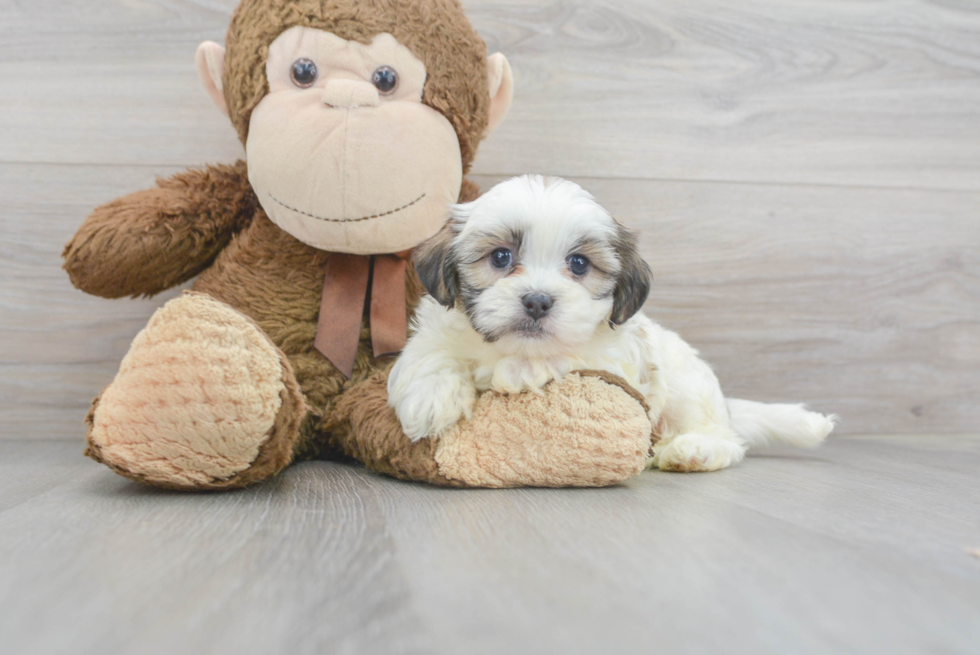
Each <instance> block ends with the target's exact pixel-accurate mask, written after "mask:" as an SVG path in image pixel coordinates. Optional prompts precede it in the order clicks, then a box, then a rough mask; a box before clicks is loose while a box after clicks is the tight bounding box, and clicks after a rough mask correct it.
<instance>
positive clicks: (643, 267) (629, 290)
mask: <svg viewBox="0 0 980 655" xmlns="http://www.w3.org/2000/svg"><path fill="white" fill-rule="evenodd" d="M616 227H617V230H616V238H615V240H614V241H613V248H615V250H616V255H617V256H618V257H619V263H620V270H619V277H618V278H617V280H616V289H615V291H613V309H612V316H610V318H609V322H610V323H612V324H613V325H622V324H623V323H625V322H626V321H627V320H629V318H630V317H631V316H633V314H635V313H636V312H638V311H640V308H641V307H643V303H645V302H646V300H647V296H649V295H650V285H651V284H652V283H653V273H652V272H651V271H650V267H649V266H647V263H646V262H645V261H643V258H642V257H640V253H639V251H638V250H637V248H636V235H634V234H633V233H632V232H631V231H629V230H627V229H626V228H625V227H623V226H622V225H619V224H618V223H617V226H616Z"/></svg>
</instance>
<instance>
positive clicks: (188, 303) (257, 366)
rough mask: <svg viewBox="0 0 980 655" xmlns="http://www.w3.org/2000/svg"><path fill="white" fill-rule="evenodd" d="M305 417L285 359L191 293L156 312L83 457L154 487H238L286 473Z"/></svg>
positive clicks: (94, 420) (97, 414) (254, 331)
mask: <svg viewBox="0 0 980 655" xmlns="http://www.w3.org/2000/svg"><path fill="white" fill-rule="evenodd" d="M305 413H306V408H305V405H304V403H303V397H302V395H301V393H300V391H299V386H298V384H297V383H296V379H295V376H294V375H293V372H292V368H291V367H290V365H289V362H288V360H287V359H286V357H285V356H284V355H283V354H282V353H281V352H280V351H279V350H278V349H277V348H276V347H275V346H274V345H273V344H272V342H271V341H270V340H269V339H268V338H267V337H266V336H265V335H264V334H263V333H262V332H261V331H260V330H259V328H258V327H256V326H255V325H254V324H253V323H252V322H251V321H250V320H249V319H248V318H246V317H245V316H244V315H242V314H241V313H239V312H237V311H236V310H234V309H232V308H231V307H229V306H228V305H226V304H224V303H221V302H219V301H217V300H214V299H213V298H211V297H210V296H208V295H205V294H201V293H185V294H184V295H182V296H180V297H178V298H175V299H174V300H171V301H170V302H168V303H167V304H166V305H164V306H163V307H162V308H161V309H159V310H157V312H156V313H155V314H154V315H153V317H152V318H151V319H150V322H149V324H148V325H147V326H146V328H145V329H144V330H143V331H142V332H140V333H139V334H138V335H137V336H136V339H135V340H134V341H133V344H132V346H131V347H130V350H129V353H128V354H127V355H126V357H125V358H124V359H123V361H122V365H121V366H120V369H119V373H118V374H117V375H116V378H115V380H113V382H112V384H110V385H109V386H108V387H107V388H106V389H105V390H104V391H103V392H102V394H101V395H100V396H99V398H97V399H96V400H95V402H94V403H93V405H92V410H91V411H90V412H89V416H88V418H87V423H88V426H89V430H88V435H87V441H88V449H87V450H86V454H87V455H89V456H90V457H92V458H93V459H96V460H97V461H100V462H103V463H105V464H106V465H108V466H109V467H110V468H112V469H113V470H115V471H116V472H117V473H120V474H121V475H124V476H126V477H128V478H131V479H133V480H138V481H140V482H147V483H150V484H154V485H156V486H162V487H169V488H176V489H220V488H228V487H241V486H245V485H248V484H251V483H254V482H259V481H261V480H263V479H265V478H267V477H269V476H271V475H273V474H275V473H277V472H278V471H279V470H281V469H282V468H283V467H285V466H286V465H287V464H289V462H290V461H291V460H292V454H293V445H294V443H295V442H296V440H297V438H298V434H299V424H300V422H301V421H302V419H303V417H304V415H305Z"/></svg>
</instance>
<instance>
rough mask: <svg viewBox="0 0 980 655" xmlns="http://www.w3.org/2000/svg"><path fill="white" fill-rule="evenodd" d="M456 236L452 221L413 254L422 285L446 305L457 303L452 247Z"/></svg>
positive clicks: (437, 300)
mask: <svg viewBox="0 0 980 655" xmlns="http://www.w3.org/2000/svg"><path fill="white" fill-rule="evenodd" d="M455 236H456V231H455V230H454V229H453V224H452V221H450V222H449V223H446V225H445V226H444V227H443V228H442V229H441V230H439V232H437V233H436V235H435V236H434V237H432V238H431V239H429V240H428V241H426V242H424V243H423V244H422V245H421V246H419V247H418V248H417V249H416V250H415V252H414V253H413V255H412V257H413V259H414V260H415V270H416V271H417V272H418V274H419V280H420V281H421V282H422V286H423V287H425V290H426V291H428V292H429V295H430V296H432V297H433V298H435V299H436V302H438V303H439V304H440V305H443V306H445V307H452V306H453V305H455V304H456V293H457V290H458V282H457V277H456V258H455V257H454V256H453V248H452V245H453V238H454V237H455Z"/></svg>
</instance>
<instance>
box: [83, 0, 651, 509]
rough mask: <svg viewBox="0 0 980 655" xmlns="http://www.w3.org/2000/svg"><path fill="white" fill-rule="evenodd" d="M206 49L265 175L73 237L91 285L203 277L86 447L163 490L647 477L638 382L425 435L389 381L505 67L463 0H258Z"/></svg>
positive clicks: (119, 384)
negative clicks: (319, 474)
mask: <svg viewBox="0 0 980 655" xmlns="http://www.w3.org/2000/svg"><path fill="white" fill-rule="evenodd" d="M226 44H227V51H226V50H225V49H223V48H222V47H221V46H219V45H217V44H214V43H205V44H203V45H202V46H201V48H200V49H199V50H198V56H197V66H198V71H199V73H200V74H201V78H202V80H203V82H204V85H205V87H206V89H207V90H208V91H209V93H210V94H211V96H212V98H213V99H214V101H215V102H216V104H217V105H218V106H219V108H221V109H222V111H224V112H225V114H226V115H227V116H228V117H229V118H230V120H231V121H232V123H233V124H234V126H235V128H236V130H237V131H238V133H239V136H240V138H241V140H242V142H243V143H244V144H245V147H246V153H247V158H248V166H246V164H245V162H238V163H237V164H234V165H231V166H209V167H207V168H205V169H203V170H192V171H188V172H185V173H181V174H179V175H176V176H174V177H172V178H170V179H167V180H161V181H160V182H159V183H158V186H157V188H154V189H149V190H145V191H140V192H137V193H134V194H132V195H129V196H126V197H124V198H120V199H118V200H115V201H113V202H111V203H109V204H107V205H103V206H102V207H99V208H98V209H96V210H95V212H94V213H93V214H92V215H91V216H90V217H89V218H88V220H87V221H86V222H85V223H84V225H82V227H81V228H80V229H79V231H78V233H77V234H76V235H75V237H74V238H73V239H72V240H71V242H70V243H69V244H68V245H67V246H66V248H65V252H64V258H65V269H66V270H67V271H68V273H69V275H70V277H71V280H72V282H73V283H74V284H75V285H76V286H77V287H78V288H80V289H82V290H84V291H86V292H88V293H92V294H95V295H99V296H103V297H108V298H117V297H123V296H140V295H144V296H149V295H152V294H155V293H158V292H160V291H163V290H164V289H167V288H170V287H172V286H174V285H176V284H179V283H182V282H184V281H186V280H189V279H191V278H192V277H194V276H198V277H197V280H196V281H195V283H194V286H193V291H192V292H188V293H185V294H184V295H182V296H180V297H178V298H176V299H174V300H172V301H170V302H169V303H167V304H166V305H165V306H164V307H162V308H161V309H160V310H158V311H157V312H156V314H154V316H153V318H152V319H151V320H150V323H149V324H148V325H147V327H146V328H145V329H144V330H143V331H142V332H141V333H140V334H139V335H138V336H137V337H136V339H135V340H134V342H133V345H132V347H131V348H130V351H129V353H128V354H127V355H126V357H125V358H124V360H123V362H122V364H121V367H120V370H119V373H118V375H117V376H116V378H115V379H114V380H113V382H112V384H110V385H109V386H108V387H107V388H106V389H105V390H104V391H103V392H102V394H101V395H100V396H99V398H97V399H96V400H95V402H94V403H93V406H92V410H91V411H90V412H89V416H88V418H87V423H88V435H87V440H88V450H87V451H86V452H87V454H88V455H90V456H91V457H93V458H94V459H96V460H98V461H101V462H103V463H105V464H106V465H108V466H109V467H111V468H112V469H114V470H115V471H117V472H118V473H120V474H122V475H125V476H127V477H129V478H132V479H135V480H139V481H142V482H148V483H151V484H155V485H158V486H163V487H171V488H180V489H218V488H229V487H240V486H244V485H248V484H251V483H255V482H258V481H261V480H263V479H265V478H267V477H269V476H271V475H273V474H275V473H277V472H278V471H280V470H281V469H282V468H284V467H285V466H287V465H288V464H289V463H290V462H293V461H296V460H297V459H302V458H309V457H314V456H321V457H337V456H348V457H353V458H356V459H358V460H359V461H361V462H363V463H364V464H365V465H367V466H368V467H370V468H372V469H375V470H377V471H380V472H384V473H387V474H390V475H393V476H396V477H400V478H405V479H413V480H424V481H428V482H433V483H438V484H446V485H459V486H466V485H469V486H514V485H521V484H530V485H546V486H561V485H605V484H612V483H615V482H618V481H620V480H623V479H625V478H627V477H630V476H631V475H634V474H636V473H638V472H639V471H640V470H642V467H643V464H644V461H645V457H646V454H647V451H648V449H649V446H650V433H651V425H650V423H649V420H648V419H647V416H646V413H645V411H644V408H643V406H642V400H641V399H640V398H639V397H638V395H637V394H636V393H635V392H634V391H633V390H631V389H629V388H628V387H627V386H626V385H625V383H623V382H622V381H621V380H617V379H613V378H611V377H610V376H608V375H603V374H589V373H581V374H579V375H572V376H568V377H567V378H566V379H565V380H563V381H561V382H560V383H556V384H553V385H551V386H550V387H549V388H548V390H547V392H546V393H545V394H544V395H540V396H538V395H533V394H531V395H529V396H525V395H521V396H515V397H503V396H497V395H495V394H492V393H490V394H485V395H484V396H483V397H482V398H481V399H480V401H479V402H478V405H477V408H476V412H475V414H474V416H473V418H472V419H471V420H469V421H465V422H463V423H461V424H460V425H458V426H457V427H456V428H455V429H454V430H452V431H451V432H450V433H449V434H447V435H445V436H443V437H442V438H441V439H439V440H431V439H426V440H422V441H421V442H419V443H415V444H413V443H411V442H410V441H409V440H408V439H407V438H406V437H405V436H404V435H403V434H402V433H401V429H400V426H399V425H398V421H397V419H396V417H395V416H394V413H393V412H392V411H391V410H390V409H389V408H388V406H387V402H386V393H385V381H386V375H387V366H388V364H389V361H390V358H389V357H386V355H389V354H393V353H396V352H397V351H398V350H400V348H401V346H402V345H403V344H404V341H405V330H406V322H407V316H408V314H410V312H411V309H412V308H413V307H414V306H415V304H416V302H417V301H418V298H419V296H420V293H421V289H420V285H419V284H418V280H417V278H416V276H415V274H414V271H413V270H412V268H411V266H410V265H407V263H406V257H407V251H409V250H410V249H412V248H413V247H414V246H416V245H418V244H419V243H420V242H422V241H423V240H425V239H426V238H427V237H429V236H431V235H432V234H434V233H435V232H436V231H437V230H438V229H439V228H440V227H441V226H442V224H443V223H444V221H445V219H446V216H447V206H448V205H449V204H450V203H452V202H455V201H457V200H458V199H459V200H464V201H465V200H468V199H472V198H474V197H475V196H476V195H477V193H478V189H477V188H476V186H475V185H473V184H472V183H470V182H468V181H466V180H464V178H463V176H464V175H465V173H466V172H467V171H468V170H469V167H470V164H471V162H472V160H473V157H474V155H475V152H476V149H477V146H478V145H479V142H480V140H481V139H482V138H483V137H484V136H485V135H486V133H488V132H489V131H490V130H492V129H493V128H494V127H495V126H496V125H497V124H498V123H499V122H500V121H501V120H502V119H503V117H504V115H505V114H506V112H507V109H508V107H509V105H510V99H511V93H512V91H511V89H512V83H511V73H510V67H509V65H508V63H507V60H506V59H505V58H504V57H503V56H502V55H499V54H498V55H494V56H492V57H489V58H488V57H487V55H486V46H485V44H484V43H483V41H482V40H481V39H480V38H479V37H478V36H477V35H476V34H475V32H474V31H473V29H472V27H471V26H470V24H469V22H468V21H467V19H466V17H465V16H464V14H463V12H462V9H461V8H460V6H459V4H458V2H456V1H455V0H330V1H327V0H293V1H288V0H243V2H242V3H241V4H240V5H239V7H238V8H237V9H236V11H235V13H234V15H233V16H232V20H231V26H230V29H229V31H228V36H227V40H226Z"/></svg>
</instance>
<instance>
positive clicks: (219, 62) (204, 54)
mask: <svg viewBox="0 0 980 655" xmlns="http://www.w3.org/2000/svg"><path fill="white" fill-rule="evenodd" d="M194 63H195V64H196V65H197V75H198V77H200V78H201V84H203V85H204V90H205V91H207V92H208V95H209V96H211V100H213V101H214V104H216V105H217V106H218V109H220V110H221V113H223V114H224V115H225V116H228V105H227V103H226V102H225V94H224V93H223V89H222V82H221V76H222V75H224V72H225V49H224V48H222V47H221V46H220V45H218V44H217V43H215V42H214V41H205V42H204V43H202V44H201V45H199V46H198V47H197V54H196V55H194Z"/></svg>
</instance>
